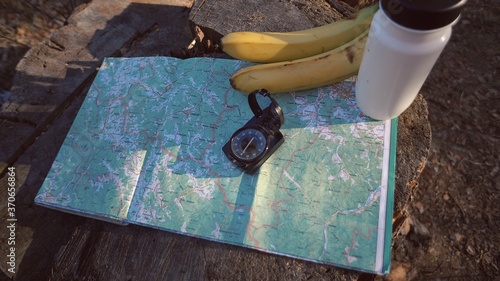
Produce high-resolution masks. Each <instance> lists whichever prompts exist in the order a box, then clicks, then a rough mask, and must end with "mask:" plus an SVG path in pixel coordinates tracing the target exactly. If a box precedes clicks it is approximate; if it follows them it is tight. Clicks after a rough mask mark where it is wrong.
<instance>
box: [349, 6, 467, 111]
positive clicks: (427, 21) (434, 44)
mask: <svg viewBox="0 0 500 281" xmlns="http://www.w3.org/2000/svg"><path fill="white" fill-rule="evenodd" d="M465 2H466V0H380V9H379V10H378V11H377V13H376V14H375V16H374V18H373V21H372V24H371V28H370V32H369V35H368V41H367V43H366V47H365V51H364V55H363V60H362V61H361V66H360V69H359V73H358V78H357V81H356V101H357V104H358V107H359V108H360V109H361V111H362V112H363V113H364V114H365V115H368V116H370V117H371V118H373V119H378V120H387V119H391V118H394V117H397V116H398V115H400V114H401V113H403V111H405V110H406V109H407V108H408V107H409V106H410V105H411V103H412V102H413V100H414V99H415V97H416V96H417V94H418V92H419V91H420V88H421V87H422V85H423V84H424V82H425V80H426V79H427V76H428V75H429V73H430V71H431V69H432V67H433V66H434V63H435V62H436V60H437V59H438V57H439V55H440V54H441V51H442V50H443V48H444V47H445V45H446V43H447V42H448V40H449V38H450V36H451V27H452V25H453V24H454V23H455V22H456V21H457V20H458V18H459V17H460V13H461V10H462V8H463V6H464V4H465Z"/></svg>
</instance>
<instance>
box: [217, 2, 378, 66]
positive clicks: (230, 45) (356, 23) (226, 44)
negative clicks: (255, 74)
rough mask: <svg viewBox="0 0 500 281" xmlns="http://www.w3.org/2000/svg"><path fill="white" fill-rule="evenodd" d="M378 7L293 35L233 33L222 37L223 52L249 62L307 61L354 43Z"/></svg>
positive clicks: (370, 7)
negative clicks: (303, 59)
mask: <svg viewBox="0 0 500 281" xmlns="http://www.w3.org/2000/svg"><path fill="white" fill-rule="evenodd" d="M377 10H378V4H375V5H372V6H369V7H366V8H363V9H361V10H359V11H358V12H357V13H356V14H355V15H353V16H352V17H349V18H346V19H342V20H339V21H336V22H333V23H330V24H327V25H324V26H320V27H316V28H312V29H307V30H303V31H294V32H283V33H280V32H233V33H229V34H227V35H226V36H224V37H222V39H221V43H222V50H223V51H224V52H225V53H227V54H229V55H230V56H232V57H233V58H236V59H240V60H246V61H251V62H261V63H269V62H279V61H287V60H294V59H300V58H305V57H310V56H313V55H317V54H321V53H324V52H326V51H329V50H332V49H335V48H337V47H339V46H342V45H343V44H345V43H347V42H349V41H351V40H353V39H354V38H356V37H357V36H358V35H360V34H361V33H363V32H364V31H365V30H367V29H368V28H369V27H370V24H371V21H372V18H373V15H374V14H375V12H376V11H377Z"/></svg>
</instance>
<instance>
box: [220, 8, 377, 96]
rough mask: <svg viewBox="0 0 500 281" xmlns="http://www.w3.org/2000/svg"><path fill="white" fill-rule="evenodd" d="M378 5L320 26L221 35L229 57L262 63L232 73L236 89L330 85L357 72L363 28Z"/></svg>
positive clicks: (275, 89)
mask: <svg viewBox="0 0 500 281" xmlns="http://www.w3.org/2000/svg"><path fill="white" fill-rule="evenodd" d="M377 9H378V5H372V6H370V7H367V8H364V9H362V10H360V11H359V12H358V13H357V14H356V15H355V16H353V17H350V18H348V19H344V20H340V21H337V22H334V23H331V24H328V25H325V26H322V27H317V28H313V29H308V30H304V31H294V32H288V33H270V32H234V33H230V34H228V35H226V36H224V37H223V38H222V48H223V50H224V51H225V52H226V53H228V54H229V55H231V56H232V57H234V58H237V59H242V60H247V61H251V62H265V63H266V64H261V65H254V66H250V67H247V68H243V69H241V70H239V71H237V72H236V73H235V74H234V75H233V76H232V77H231V79H230V82H231V85H232V86H233V88H235V89H236V90H239V91H242V92H245V93H250V92H252V91H254V90H255V89H263V88H264V89H267V90H268V91H270V92H274V93H282V92H290V91H299V90H305V89H311V88H315V87H320V86H324V85H329V84H333V83H335V82H339V81H342V80H344V79H346V78H349V77H351V76H353V75H355V74H356V73H357V72H358V69H359V65H360V63H361V58H362V55H363V51H364V46H365V43H366V39H367V37H368V30H369V27H370V24H371V20H372V18H373V15H374V14H375V12H376V11H377Z"/></svg>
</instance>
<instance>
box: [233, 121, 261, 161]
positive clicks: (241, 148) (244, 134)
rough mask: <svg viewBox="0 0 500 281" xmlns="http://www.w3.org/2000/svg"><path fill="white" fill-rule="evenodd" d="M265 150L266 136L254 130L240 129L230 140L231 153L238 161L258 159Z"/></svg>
mask: <svg viewBox="0 0 500 281" xmlns="http://www.w3.org/2000/svg"><path fill="white" fill-rule="evenodd" d="M266 149H267V138H266V135H265V134H264V133H263V132H262V131H260V130H258V129H256V128H242V129H240V130H238V131H236V132H235V133H234V135H233V137H232V138H231V151H232V153H233V155H234V156H235V157H236V158H237V159H238V160H240V161H243V162H252V161H255V160H257V159H259V158H260V157H261V156H262V155H264V152H266Z"/></svg>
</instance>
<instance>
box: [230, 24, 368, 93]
mask: <svg viewBox="0 0 500 281" xmlns="http://www.w3.org/2000/svg"><path fill="white" fill-rule="evenodd" d="M367 38H368V30H366V31H365V32H363V33H362V34H361V35H359V36H358V37H357V38H355V39H354V40H352V41H351V42H349V43H347V44H344V45H342V46H340V47H338V48H336V49H334V50H330V51H328V52H325V53H322V54H319V55H315V56H311V57H308V58H303V59H298V60H293V61H286V62H275V63H269V64H259V65H254V66H250V67H247V68H243V69H240V70H238V71H237V72H236V73H234V74H233V76H232V77H231V79H230V82H231V85H232V86H233V88H234V89H236V90H238V91H241V92H244V93H250V92H252V91H254V90H256V89H267V90H268V91H270V92H271V93H284V92H292V91H300V90H306V89H312V88H316V87H322V86H326V85H330V84H333V83H336V82H340V81H342V80H345V79H347V78H349V77H351V76H353V75H356V73H357V72H358V70H359V65H360V64H361V59H362V57H363V51H364V47H365V45H366V40H367Z"/></svg>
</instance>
